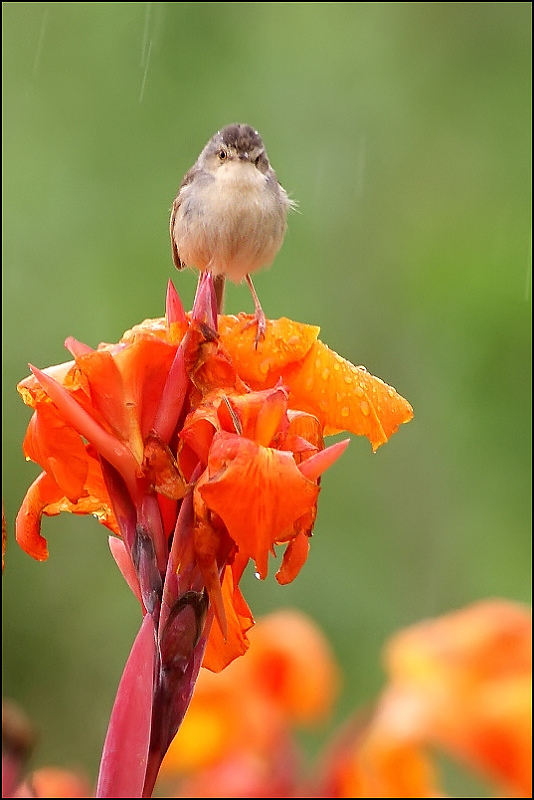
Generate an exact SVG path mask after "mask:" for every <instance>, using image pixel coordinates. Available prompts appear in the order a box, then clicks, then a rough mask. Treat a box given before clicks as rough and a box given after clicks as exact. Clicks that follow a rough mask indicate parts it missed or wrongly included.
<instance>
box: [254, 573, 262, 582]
mask: <svg viewBox="0 0 534 800" xmlns="http://www.w3.org/2000/svg"><path fill="white" fill-rule="evenodd" d="M254 577H255V578H256V580H258V581H260V580H261V575H260V573H259V572H255V573H254Z"/></svg>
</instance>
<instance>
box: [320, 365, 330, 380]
mask: <svg viewBox="0 0 534 800" xmlns="http://www.w3.org/2000/svg"><path fill="white" fill-rule="evenodd" d="M329 377H330V370H329V369H328V368H327V367H325V368H324V369H323V371H322V372H321V378H322V379H323V381H327V380H328V378H329Z"/></svg>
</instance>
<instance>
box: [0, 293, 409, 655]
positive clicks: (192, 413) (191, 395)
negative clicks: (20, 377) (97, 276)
mask: <svg viewBox="0 0 534 800" xmlns="http://www.w3.org/2000/svg"><path fill="white" fill-rule="evenodd" d="M205 283H206V281H205ZM209 291H210V287H209V286H208V287H207V288H206V287H205V286H204V288H202V287H201V288H200V289H199V293H198V296H197V300H196V307H195V310H194V311H193V313H192V314H191V315H186V314H184V313H183V309H181V305H180V304H179V300H177V296H176V295H175V293H174V292H173V290H172V288H170V290H169V294H168V306H167V308H168V311H167V318H166V319H158V320H146V321H145V322H144V323H141V324H140V325H137V326H136V327H135V328H133V329H132V330H131V331H128V332H127V333H126V334H125V335H124V336H123V338H122V340H121V341H120V342H119V343H118V344H115V345H110V344H103V345H100V346H99V347H98V348H97V349H96V350H92V349H91V348H88V347H87V346H85V345H82V344H80V343H79V342H76V341H75V340H74V339H72V338H71V339H68V340H67V342H66V345H67V346H68V348H69V349H70V351H71V353H72V355H73V356H74V360H73V361H71V362H67V363H66V364H62V365H58V366H57V367H52V368H49V369H47V370H44V371H41V370H38V369H36V368H32V372H33V376H32V377H30V378H27V379H26V380H24V381H22V382H21V383H20V384H19V387H18V388H19V391H20V393H21V395H22V397H23V399H24V402H25V403H26V404H28V405H29V406H31V407H32V408H33V409H34V415H33V417H32V420H31V422H30V425H29V426H28V432H27V435H26V438H25V441H24V452H25V455H26V457H27V458H29V459H32V460H34V461H36V462H37V463H39V464H40V465H41V466H42V468H43V470H44V472H43V473H42V474H41V476H40V477H39V478H38V479H37V480H36V481H35V482H34V484H33V485H32V487H31V488H30V490H29V491H28V493H27V495H26V498H25V500H24V503H23V505H22V507H21V510H20V512H19V514H18V517H17V525H16V532H17V539H18V541H19V543H20V544H21V546H22V547H24V549H25V550H26V551H27V552H28V553H30V554H31V555H32V556H34V557H35V558H38V559H45V558H47V556H48V550H47V546H46V541H45V540H44V538H43V537H42V536H41V534H40V521H41V516H42V514H47V515H53V514H57V513H59V512H60V511H70V512H72V513H77V514H87V513H89V514H93V515H95V516H97V518H98V519H99V521H100V522H101V523H103V524H104V525H106V526H107V527H108V528H109V529H110V530H111V531H112V532H113V533H114V534H119V535H121V536H122V538H123V540H124V544H125V547H126V550H127V551H128V553H130V557H131V558H132V560H133V561H134V562H135V559H136V558H138V556H139V553H138V550H139V541H140V539H139V536H140V534H139V531H140V530H142V531H144V534H143V535H144V536H145V539H143V541H149V542H150V549H151V552H152V551H153V559H154V564H153V565H151V566H150V565H149V566H146V568H145V569H144V570H140V568H139V564H135V565H134V566H135V570H136V572H137V573H138V577H139V581H140V584H142V585H141V587H140V594H141V596H142V597H143V599H144V602H145V608H147V607H148V606H149V605H150V606H152V604H153V602H154V600H153V596H154V594H155V593H156V594H157V592H158V591H159V589H158V588H157V584H158V580H159V579H158V578H157V574H158V573H159V575H161V580H163V579H164V576H165V573H166V568H167V562H168V560H169V554H170V551H169V544H168V542H169V541H172V536H173V531H174V530H175V526H176V521H177V518H178V511H179V509H180V505H181V501H182V498H184V497H185V496H186V495H187V494H188V493H190V492H191V491H193V495H192V496H193V516H194V521H193V529H192V531H193V533H192V537H191V542H189V543H184V542H181V543H180V548H182V547H186V549H187V558H189V559H192V562H191V563H192V566H191V568H192V570H193V572H192V573H191V575H193V573H195V574H197V573H198V575H199V577H198V578H195V579H193V581H192V583H191V580H189V583H191V586H193V584H194V588H195V591H199V590H201V588H202V585H204V586H205V587H206V588H207V591H208V593H209V597H210V600H211V605H212V608H213V611H214V613H215V616H216V618H217V620H218V625H219V628H220V631H221V632H222V640H220V641H219V646H218V650H219V655H218V657H216V656H215V654H214V653H212V655H213V656H214V658H213V659H211V660H212V662H213V663H214V664H215V663H216V662H218V663H217V668H220V667H221V665H223V664H224V663H227V661H229V660H231V659H232V658H234V657H235V655H237V654H238V653H239V652H243V651H244V649H246V636H245V631H246V629H247V628H248V627H249V626H250V624H251V621H252V615H251V614H250V612H249V611H248V609H246V610H244V606H245V605H246V604H245V603H244V600H243V599H242V598H239V597H237V596H236V590H237V585H238V583H239V580H240V578H241V574H242V572H243V569H244V567H245V565H246V562H247V561H248V559H249V558H250V559H252V560H254V562H255V565H256V570H257V572H258V574H259V576H260V577H261V578H265V576H266V574H267V570H268V556H269V553H274V548H275V547H276V546H277V545H283V546H285V547H286V550H285V554H284V558H283V560H282V563H281V566H280V569H279V570H278V573H277V578H278V580H279V581H280V582H282V583H284V582H287V581H289V580H292V579H293V578H294V577H295V575H296V574H297V573H298V571H299V570H300V568H301V566H302V564H303V563H304V561H305V560H306V557H307V552H308V539H309V535H310V534H311V530H312V528H313V524H314V521H315V515H316V505H317V498H318V494H319V485H318V479H319V477H320V475H321V473H322V472H323V471H324V470H325V469H326V468H327V467H328V466H329V465H330V464H331V463H332V461H334V460H335V459H336V458H337V457H338V456H339V455H340V453H341V452H342V450H343V449H344V447H345V446H346V442H338V443H337V444H334V445H332V446H331V447H330V448H327V449H326V450H325V449H324V443H323V436H324V435H325V434H328V433H332V432H337V431H339V430H342V429H345V430H348V431H351V432H353V433H356V434H362V435H366V436H367V437H368V438H369V439H370V441H371V444H372V446H373V449H376V448H377V447H378V446H379V445H380V444H382V443H383V442H385V441H386V440H387V438H388V437H389V436H390V435H391V434H392V433H393V432H394V431H395V430H396V429H397V428H398V426H399V425H400V424H401V423H402V422H406V421H408V420H409V419H410V418H411V417H412V410H411V407H410V406H409V404H408V403H407V402H406V401H405V400H404V399H403V398H402V397H400V396H399V395H398V394H397V393H396V392H395V391H394V390H393V389H392V388H391V387H388V386H386V384H384V383H383V382H382V381H380V380H379V379H377V378H373V377H372V376H370V375H369V374H368V373H367V372H366V371H365V370H364V369H363V368H361V367H354V366H353V365H351V364H350V363H349V362H347V361H345V360H344V359H342V358H341V357H340V356H338V355H337V354H335V353H333V352H331V351H330V350H328V348H326V347H325V345H323V344H322V343H321V342H319V341H318V340H317V334H318V328H316V327H313V326H309V325H302V324H299V323H295V322H291V321H290V320H286V319H281V320H275V321H268V322H267V328H266V335H265V339H264V341H262V342H261V343H260V344H259V346H258V348H257V349H256V348H255V347H254V341H253V339H254V332H253V331H252V328H246V327H244V322H246V320H245V319H244V318H243V317H239V318H237V317H224V316H221V317H219V319H218V328H219V334H218V335H217V333H216V331H215V328H216V324H217V322H216V320H215V319H214V317H213V313H212V309H211V307H210V297H209ZM146 537H148V538H146ZM176 547H178V545H176ZM141 549H142V552H143V553H144V555H143V558H145V559H148V560H150V559H151V558H152V556H150V555H148V554H147V553H146V552H145V551H146V547H145V545H143V548H141ZM113 552H114V554H117V553H118V551H117V548H116V547H114V548H113ZM185 557H186V555H184V553H181V554H180V557H179V559H178V561H179V562H180V563H179V564H178V561H177V563H176V565H175V566H176V567H178V568H179V569H180V570H181V571H182V573H183V572H184V571H185V570H184V561H183V559H184V558H185ZM193 562H194V563H193ZM194 564H196V568H195V567H194ZM195 569H197V572H195ZM228 570H229V571H231V572H232V575H233V578H232V586H233V588H231V589H230V590H229V591H226V592H223V589H222V586H223V585H224V582H225V581H227V582H228V581H229V580H230V577H229V572H228ZM191 575H190V576H189V578H190V579H191ZM130 578H131V576H130ZM195 581H196V582H195ZM191 586H189V584H188V588H191ZM184 588H185V587H184ZM223 594H224V599H223ZM150 598H152V599H150ZM232 598H234V600H235V602H236V603H237V606H238V609H236V611H237V613H236V612H234V611H232V612H231V611H230V609H229V605H231V604H232V603H233V602H234V600H232ZM175 599H176V598H173V599H171V601H168V602H167V605H168V604H169V602H171V604H172V602H174V601H175ZM147 604H148V605H147ZM214 636H215V638H219V637H218V634H214ZM231 642H234V644H233V645H231ZM211 649H212V650H213V648H211ZM223 653H224V655H223Z"/></svg>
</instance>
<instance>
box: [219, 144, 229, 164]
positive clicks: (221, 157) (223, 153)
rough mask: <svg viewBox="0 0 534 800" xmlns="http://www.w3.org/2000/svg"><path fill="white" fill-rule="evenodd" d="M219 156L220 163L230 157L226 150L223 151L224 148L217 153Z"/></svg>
mask: <svg viewBox="0 0 534 800" xmlns="http://www.w3.org/2000/svg"><path fill="white" fill-rule="evenodd" d="M217 155H218V156H219V161H225V160H226V159H227V157H228V153H227V152H226V150H223V148H222V147H221V149H220V150H219V152H218V153H217Z"/></svg>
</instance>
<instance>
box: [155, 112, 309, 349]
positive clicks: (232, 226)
mask: <svg viewBox="0 0 534 800" xmlns="http://www.w3.org/2000/svg"><path fill="white" fill-rule="evenodd" d="M295 205H296V204H295V203H294V202H293V201H292V200H290V199H289V197H288V196H287V194H286V191H285V190H284V188H283V187H282V186H281V185H280V183H279V182H278V180H277V178H276V173H275V172H274V170H273V168H272V167H271V165H270V164H269V159H268V157H267V153H266V151H265V147H264V144H263V141H262V139H261V136H260V135H259V133H258V132H257V131H256V130H254V128H251V127H250V125H242V124H237V123H236V124H233V125H228V126H227V127H226V128H223V129H222V130H221V131H217V133H216V134H215V135H214V136H213V137H212V138H211V139H210V140H209V142H208V143H207V144H206V146H205V147H204V149H203V150H202V152H201V153H200V155H199V157H198V159H197V161H196V163H195V164H194V165H193V167H191V169H190V170H189V172H187V173H186V174H185V175H184V178H183V180H182V183H181V184H180V189H179V190H178V195H177V196H176V199H175V200H174V202H173V204H172V212H171V222H170V233H171V246H172V257H173V261H174V265H175V266H176V268H177V269H183V268H184V267H196V269H198V270H200V271H205V270H209V271H210V272H211V273H212V275H213V277H214V279H215V289H216V294H217V303H218V309H219V311H221V310H222V302H223V293H224V281H225V278H229V279H230V280H231V281H233V282H234V283H239V282H240V281H242V280H243V279H245V280H246V281H247V283H248V285H249V287H250V291H251V293H252V298H253V300H254V309H255V310H254V320H253V322H252V323H250V324H254V323H255V324H257V333H256V347H257V346H258V342H259V340H260V339H261V338H263V336H264V334H265V314H264V313H263V309H262V307H261V304H260V301H259V299H258V296H257V294H256V291H255V289H254V286H253V284H252V279H251V277H250V275H251V273H253V272H257V271H258V270H260V269H261V268H262V267H267V266H269V265H270V264H272V262H273V260H274V257H275V256H276V254H277V252H278V250H279V249H280V247H281V246H282V242H283V240H284V235H285V231H286V217H287V212H288V211H289V210H290V209H291V208H293V207H294V206H295Z"/></svg>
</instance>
